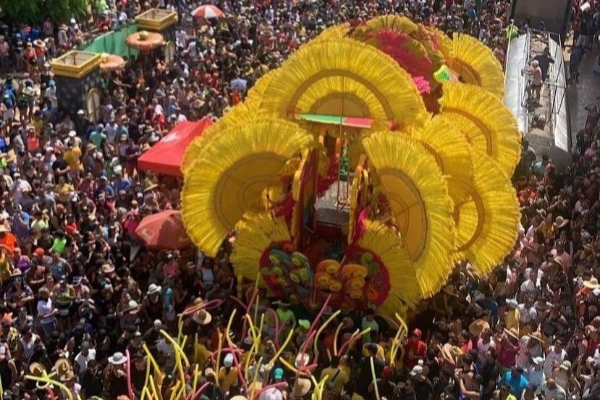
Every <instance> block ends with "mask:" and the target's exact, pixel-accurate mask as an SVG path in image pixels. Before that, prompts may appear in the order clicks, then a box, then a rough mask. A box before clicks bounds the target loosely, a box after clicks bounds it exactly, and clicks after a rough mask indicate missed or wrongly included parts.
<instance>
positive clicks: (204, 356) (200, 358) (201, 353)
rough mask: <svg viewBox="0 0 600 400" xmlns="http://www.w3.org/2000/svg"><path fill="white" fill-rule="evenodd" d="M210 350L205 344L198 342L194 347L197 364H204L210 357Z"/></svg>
mask: <svg viewBox="0 0 600 400" xmlns="http://www.w3.org/2000/svg"><path fill="white" fill-rule="evenodd" d="M210 354H211V353H210V351H208V349H207V348H206V346H205V345H203V344H200V343H196V348H195V349H194V357H195V358H196V364H198V365H200V366H202V365H204V364H205V363H206V360H208V359H209V358H210Z"/></svg>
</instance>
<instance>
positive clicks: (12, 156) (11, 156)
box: [6, 150, 17, 163]
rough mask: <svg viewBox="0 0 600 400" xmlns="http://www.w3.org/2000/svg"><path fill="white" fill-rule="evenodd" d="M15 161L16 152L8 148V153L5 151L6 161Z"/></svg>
mask: <svg viewBox="0 0 600 400" xmlns="http://www.w3.org/2000/svg"><path fill="white" fill-rule="evenodd" d="M15 161H17V154H16V153H15V151H14V150H9V151H8V153H6V162H7V163H11V162H15Z"/></svg>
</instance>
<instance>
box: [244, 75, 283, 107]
mask: <svg viewBox="0 0 600 400" xmlns="http://www.w3.org/2000/svg"><path fill="white" fill-rule="evenodd" d="M279 72H280V70H279V69H273V70H271V71H269V72H267V73H266V74H265V75H263V76H262V77H261V78H260V79H259V80H258V81H256V83H255V84H254V86H252V87H251V88H250V90H248V95H247V96H246V100H245V101H244V103H246V104H248V105H249V106H250V107H253V108H258V105H259V104H260V102H261V101H262V98H263V95H264V94H265V90H266V89H267V88H268V87H269V85H270V84H271V82H273V80H274V79H275V78H277V74H279Z"/></svg>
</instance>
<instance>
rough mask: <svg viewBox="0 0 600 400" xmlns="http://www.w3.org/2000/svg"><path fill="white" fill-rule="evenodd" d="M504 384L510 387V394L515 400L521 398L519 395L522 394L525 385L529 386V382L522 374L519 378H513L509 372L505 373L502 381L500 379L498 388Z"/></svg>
mask: <svg viewBox="0 0 600 400" xmlns="http://www.w3.org/2000/svg"><path fill="white" fill-rule="evenodd" d="M504 382H506V383H508V384H509V385H510V394H512V395H513V396H515V397H516V398H517V399H520V398H521V393H523V391H524V390H525V388H526V387H527V385H529V380H528V379H527V378H525V376H523V374H521V376H519V377H513V376H512V372H511V371H506V373H505V374H504V376H503V377H502V379H500V383H499V384H498V386H500V385H502V384H503V383H504Z"/></svg>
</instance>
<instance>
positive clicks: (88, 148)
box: [85, 142, 96, 151]
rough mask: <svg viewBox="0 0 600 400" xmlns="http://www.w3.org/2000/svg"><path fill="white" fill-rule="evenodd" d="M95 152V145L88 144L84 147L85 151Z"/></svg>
mask: <svg viewBox="0 0 600 400" xmlns="http://www.w3.org/2000/svg"><path fill="white" fill-rule="evenodd" d="M94 150H96V145H95V144H94V143H91V142H90V143H88V144H86V145H85V151H94Z"/></svg>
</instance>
